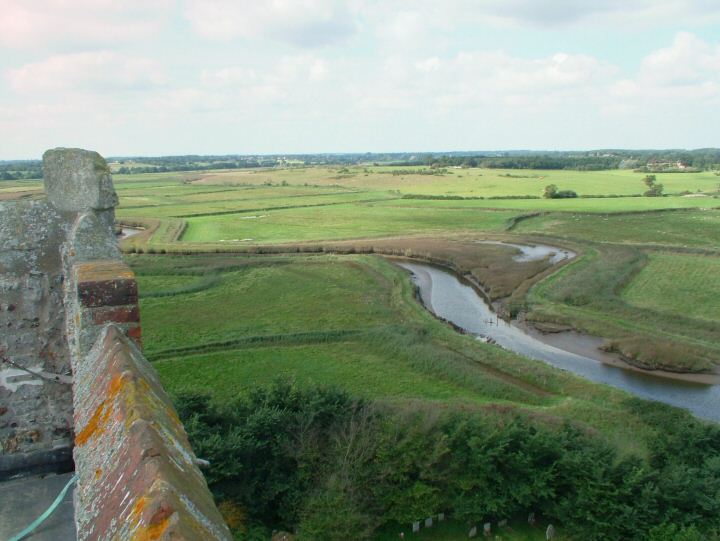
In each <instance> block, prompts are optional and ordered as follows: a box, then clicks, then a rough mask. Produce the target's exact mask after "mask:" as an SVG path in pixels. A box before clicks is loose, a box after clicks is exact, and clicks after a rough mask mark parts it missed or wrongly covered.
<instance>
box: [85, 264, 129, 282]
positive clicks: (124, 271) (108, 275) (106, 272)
mask: <svg viewBox="0 0 720 541" xmlns="http://www.w3.org/2000/svg"><path fill="white" fill-rule="evenodd" d="M76 268H77V278H78V282H96V281H104V280H123V279H124V280H132V279H134V278H135V274H134V273H133V271H132V270H130V267H128V266H127V265H126V264H125V263H123V262H122V261H116V260H101V261H92V262H89V263H81V264H78V265H77V266H76Z"/></svg>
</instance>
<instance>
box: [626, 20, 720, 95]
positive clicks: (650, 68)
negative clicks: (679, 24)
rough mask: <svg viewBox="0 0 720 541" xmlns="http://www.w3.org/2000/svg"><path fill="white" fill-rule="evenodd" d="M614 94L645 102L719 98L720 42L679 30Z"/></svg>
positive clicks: (644, 61) (645, 59) (648, 57)
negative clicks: (672, 38)
mask: <svg viewBox="0 0 720 541" xmlns="http://www.w3.org/2000/svg"><path fill="white" fill-rule="evenodd" d="M613 94H614V95H615V96H617V97H619V98H636V99H639V100H642V101H644V102H646V103H647V102H648V100H652V99H661V100H665V101H666V100H669V99H670V100H675V102H676V103H677V104H678V105H680V106H683V105H689V106H692V105H694V104H696V103H698V101H699V102H705V101H707V100H713V99H716V100H720V44H715V45H711V44H709V43H706V42H705V41H703V40H701V39H699V38H698V37H697V36H695V35H693V34H690V33H687V32H680V33H678V34H677V35H676V36H675V40H674V41H673V43H672V45H671V46H669V47H666V48H663V49H659V50H657V51H654V52H653V53H651V54H649V55H648V56H647V57H645V58H644V59H643V61H642V64H641V67H640V70H639V72H638V74H637V75H636V76H635V77H634V78H632V79H624V80H621V81H618V82H617V83H616V84H615V85H614V87H613ZM687 100H692V101H687ZM650 103H652V101H650Z"/></svg>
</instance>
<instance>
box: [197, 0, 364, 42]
mask: <svg viewBox="0 0 720 541" xmlns="http://www.w3.org/2000/svg"><path fill="white" fill-rule="evenodd" d="M346 4H347V3H346V2H342V1H339V0H268V1H255V0H253V1H248V0H244V1H243V0H187V2H186V6H185V17H186V19H187V20H188V22H189V23H190V25H191V26H192V28H193V29H194V30H195V31H196V32H197V33H198V34H199V35H201V36H203V37H205V38H209V39H219V40H230V39H234V38H245V39H254V38H268V39H271V40H275V41H281V42H285V43H290V44H293V45H298V46H301V47H315V46H320V45H327V44H330V43H337V42H340V41H343V40H345V39H347V38H348V37H349V36H351V35H352V34H353V33H354V32H355V29H356V22H355V19H354V17H353V15H352V14H351V12H350V10H349V8H348V6H347V5H346Z"/></svg>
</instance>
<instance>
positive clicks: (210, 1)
mask: <svg viewBox="0 0 720 541" xmlns="http://www.w3.org/2000/svg"><path fill="white" fill-rule="evenodd" d="M719 126H720V1H718V0H603V1H593V2H591V1H588V0H437V1H429V0H252V1H247V0H123V1H122V2H120V1H117V0H0V160H7V159H35V158H39V157H40V156H41V154H42V152H43V151H44V150H46V149H47V148H52V147H57V146H66V147H74V146H77V147H83V148H88V149H93V150H97V151H99V152H100V153H101V154H104V155H106V156H142V155H145V156H157V155H178V154H275V153H287V154H293V153H321V152H393V151H398V152H399V151H435V152H442V151H463V150H497V149H536V150H576V149H597V148H700V147H717V146H720V130H718V127H719Z"/></svg>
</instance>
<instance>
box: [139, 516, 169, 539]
mask: <svg viewBox="0 0 720 541" xmlns="http://www.w3.org/2000/svg"><path fill="white" fill-rule="evenodd" d="M169 524H170V517H169V516H168V517H165V518H164V519H162V520H161V521H160V522H156V523H154V524H148V525H147V526H141V527H140V528H138V530H137V531H136V532H135V533H134V534H133V536H132V540H133V541H156V540H157V539H160V536H161V535H162V534H163V533H165V530H167V527H168V525H169Z"/></svg>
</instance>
